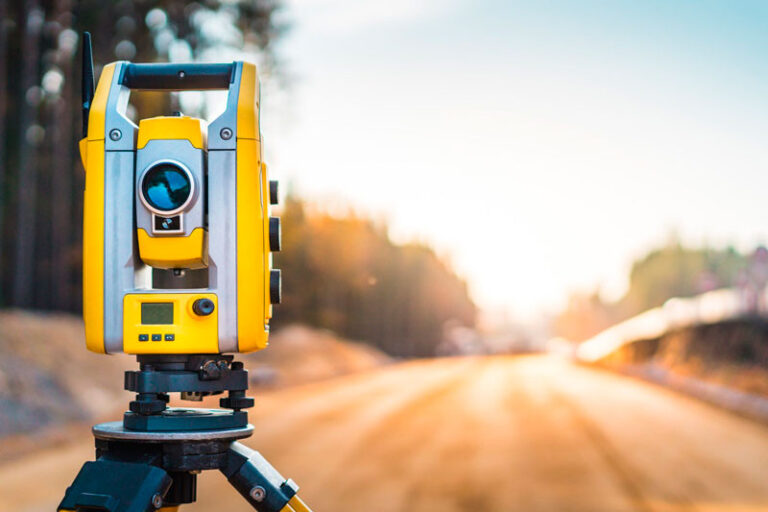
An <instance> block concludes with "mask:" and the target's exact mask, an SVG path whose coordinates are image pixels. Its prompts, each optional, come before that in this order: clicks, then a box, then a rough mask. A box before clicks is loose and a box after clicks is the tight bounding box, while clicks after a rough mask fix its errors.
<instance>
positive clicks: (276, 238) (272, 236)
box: [269, 217, 282, 252]
mask: <svg viewBox="0 0 768 512" xmlns="http://www.w3.org/2000/svg"><path fill="white" fill-rule="evenodd" d="M281 237H282V230H281V229H280V217H270V218H269V250H270V251H272V252H280V240H281Z"/></svg>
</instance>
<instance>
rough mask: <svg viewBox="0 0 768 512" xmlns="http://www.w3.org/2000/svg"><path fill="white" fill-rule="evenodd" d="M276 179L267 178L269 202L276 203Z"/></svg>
mask: <svg viewBox="0 0 768 512" xmlns="http://www.w3.org/2000/svg"><path fill="white" fill-rule="evenodd" d="M278 201H279V199H278V197H277V180H269V204H277V203H278Z"/></svg>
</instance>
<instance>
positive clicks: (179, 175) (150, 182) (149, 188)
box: [141, 163, 192, 212]
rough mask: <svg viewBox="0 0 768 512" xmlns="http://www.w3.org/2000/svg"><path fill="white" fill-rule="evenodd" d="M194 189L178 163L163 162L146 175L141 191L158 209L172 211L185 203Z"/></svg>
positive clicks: (151, 204)
mask: <svg viewBox="0 0 768 512" xmlns="http://www.w3.org/2000/svg"><path fill="white" fill-rule="evenodd" d="M191 191H192V183H191V182H190V178H189V176H188V175H187V173H186V172H184V170H182V169H181V168H179V167H178V166H176V165H173V164H169V163H161V164H159V165H156V166H155V167H152V168H151V169H150V170H149V171H147V173H146V174H145V175H144V180H143V181H142V184H141V193H142V195H143V196H144V199H145V200H146V201H147V203H148V204H149V205H150V206H151V207H153V208H155V209H156V210H159V211H163V212H170V211H173V210H176V209H178V208H180V207H181V206H183V205H184V203H186V202H187V199H189V195H190V193H191Z"/></svg>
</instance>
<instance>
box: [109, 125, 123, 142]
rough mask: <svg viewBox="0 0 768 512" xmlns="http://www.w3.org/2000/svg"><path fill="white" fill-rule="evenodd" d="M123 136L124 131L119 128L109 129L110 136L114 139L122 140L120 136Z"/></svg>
mask: <svg viewBox="0 0 768 512" xmlns="http://www.w3.org/2000/svg"><path fill="white" fill-rule="evenodd" d="M122 136H123V132H121V131H120V130H118V129H117V128H114V129H112V130H109V138H110V139H112V140H120V137H122Z"/></svg>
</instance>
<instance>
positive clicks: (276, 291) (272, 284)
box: [269, 268, 283, 304]
mask: <svg viewBox="0 0 768 512" xmlns="http://www.w3.org/2000/svg"><path fill="white" fill-rule="evenodd" d="M282 288H283V287H282V283H281V279H280V269H277V268H276V269H273V270H271V271H270V272H269V302H271V303H272V304H280V300H281V299H282V294H283V293H282V292H283V290H282Z"/></svg>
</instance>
